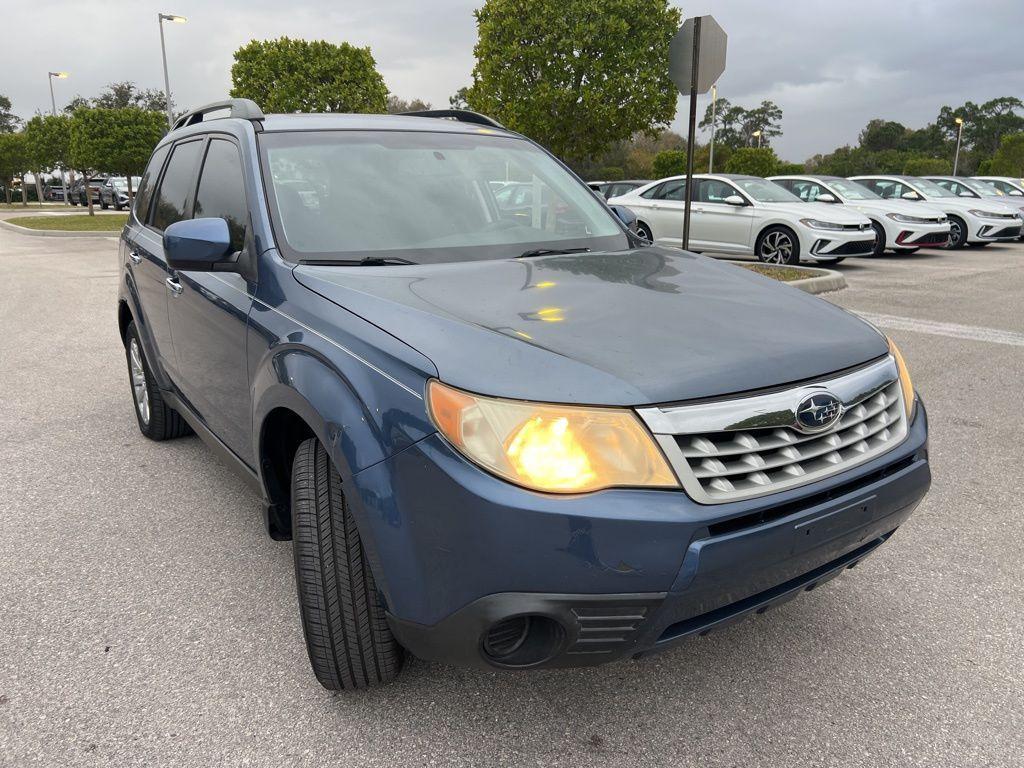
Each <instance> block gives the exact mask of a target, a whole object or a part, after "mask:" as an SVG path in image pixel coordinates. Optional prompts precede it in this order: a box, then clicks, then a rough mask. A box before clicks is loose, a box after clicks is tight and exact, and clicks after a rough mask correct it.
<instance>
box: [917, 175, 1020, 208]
mask: <svg viewBox="0 0 1024 768" xmlns="http://www.w3.org/2000/svg"><path fill="white" fill-rule="evenodd" d="M924 178H926V179H928V181H934V182H935V183H936V184H938V185H939V186H940V187H945V188H946V189H948V190H949V191H950V192H952V193H954V194H955V195H958V196H959V197H976V198H980V199H984V200H986V201H987V202H990V203H999V204H1001V205H1004V206H1006V208H1008V209H1009V210H1010V211H1011V212H1012V213H1016V214H1020V216H1021V217H1022V218H1024V199H1022V198H1021V197H1019V196H1013V197H1011V196H1010V195H1008V194H1006V193H1005V192H1003V191H1002V190H1001V189H999V188H998V187H996V186H995V185H994V184H990V183H988V182H986V181H981V180H979V179H967V178H964V177H963V176H925V177H924Z"/></svg>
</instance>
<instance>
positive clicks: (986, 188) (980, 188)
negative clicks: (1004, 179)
mask: <svg viewBox="0 0 1024 768" xmlns="http://www.w3.org/2000/svg"><path fill="white" fill-rule="evenodd" d="M957 181H959V182H960V183H961V184H963V185H964V186H965V187H968V188H969V189H973V190H974V191H975V192H977V193H978V194H979V195H981V196H982V197H1002V196H1003V193H1002V192H1000V191H999V190H998V189H996V188H995V187H993V186H992V185H991V184H986V183H985V182H984V181H978V180H977V179H957Z"/></svg>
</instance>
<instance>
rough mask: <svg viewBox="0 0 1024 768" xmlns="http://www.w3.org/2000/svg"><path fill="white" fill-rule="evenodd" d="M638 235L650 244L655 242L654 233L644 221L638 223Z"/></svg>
mask: <svg viewBox="0 0 1024 768" xmlns="http://www.w3.org/2000/svg"><path fill="white" fill-rule="evenodd" d="M636 234H637V237H639V238H640V239H641V240H646V241H647V242H648V243H653V242H654V233H653V232H651V228H650V226H649V225H647V224H644V223H643V222H642V221H638V222H637V223H636Z"/></svg>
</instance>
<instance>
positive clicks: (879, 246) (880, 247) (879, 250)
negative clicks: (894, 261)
mask: <svg viewBox="0 0 1024 768" xmlns="http://www.w3.org/2000/svg"><path fill="white" fill-rule="evenodd" d="M871 228H872V229H873V230H875V250H874V252H873V253H872V254H871V255H872V256H881V255H882V254H883V253H885V227H883V226H882V225H881V224H879V223H878V222H877V221H872V222H871Z"/></svg>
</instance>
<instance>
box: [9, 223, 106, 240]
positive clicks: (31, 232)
mask: <svg viewBox="0 0 1024 768" xmlns="http://www.w3.org/2000/svg"><path fill="white" fill-rule="evenodd" d="M0 229H9V230H10V231H11V232H17V233H18V234H19V235H28V236H30V237H119V236H120V234H121V233H120V232H65V231H63V230H56V229H29V228H28V227H19V226H18V225H17V224H11V223H10V222H9V221H4V220H3V219H0Z"/></svg>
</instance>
